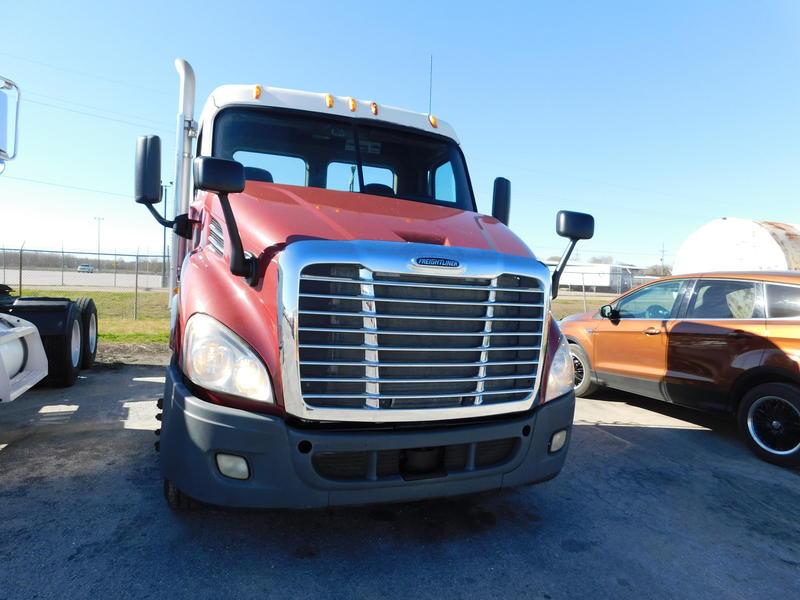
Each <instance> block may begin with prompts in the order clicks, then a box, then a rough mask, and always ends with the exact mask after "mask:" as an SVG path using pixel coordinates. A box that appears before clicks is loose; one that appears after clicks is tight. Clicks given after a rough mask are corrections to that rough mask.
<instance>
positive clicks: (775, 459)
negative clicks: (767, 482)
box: [738, 383, 800, 467]
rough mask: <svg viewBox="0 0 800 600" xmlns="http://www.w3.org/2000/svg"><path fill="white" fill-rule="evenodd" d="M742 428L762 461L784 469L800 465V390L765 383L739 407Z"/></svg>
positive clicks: (746, 396)
mask: <svg viewBox="0 0 800 600" xmlns="http://www.w3.org/2000/svg"><path fill="white" fill-rule="evenodd" d="M738 416H739V419H738V421H739V429H740V431H741V432H742V435H744V438H745V440H746V441H747V445H748V446H750V449H751V450H752V451H753V452H754V453H755V455H756V456H758V457H759V458H761V459H763V460H765V461H767V462H771V463H772V464H774V465H779V466H781V467H796V466H800V388H798V387H797V386H796V385H792V384H789V383H764V384H761V385H757V386H756V387H754V388H753V389H752V390H750V391H749V392H747V393H746V394H745V395H744V397H743V398H742V401H741V403H740V404H739V415H738Z"/></svg>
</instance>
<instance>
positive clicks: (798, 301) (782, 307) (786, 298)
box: [767, 284, 800, 319]
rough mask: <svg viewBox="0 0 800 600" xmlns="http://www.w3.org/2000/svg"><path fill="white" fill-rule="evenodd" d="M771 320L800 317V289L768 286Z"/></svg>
mask: <svg viewBox="0 0 800 600" xmlns="http://www.w3.org/2000/svg"><path fill="white" fill-rule="evenodd" d="M767 302H768V306H769V318H770V319H794V318H797V317H800V287H794V286H790V285H771V284H767Z"/></svg>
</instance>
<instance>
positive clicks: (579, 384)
mask: <svg viewBox="0 0 800 600" xmlns="http://www.w3.org/2000/svg"><path fill="white" fill-rule="evenodd" d="M569 353H570V355H571V356H572V366H573V367H574V368H575V378H574V384H575V395H576V396H578V397H579V398H584V397H586V396H589V395H590V394H593V393H594V392H596V391H597V390H598V389H600V386H599V385H597V384H596V383H595V382H594V381H593V380H592V378H593V376H594V372H593V371H592V364H591V363H590V362H589V355H588V354H586V351H585V350H584V349H583V348H581V346H580V345H578V344H570V345H569Z"/></svg>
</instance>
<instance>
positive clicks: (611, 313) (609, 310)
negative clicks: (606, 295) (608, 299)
mask: <svg viewBox="0 0 800 600" xmlns="http://www.w3.org/2000/svg"><path fill="white" fill-rule="evenodd" d="M600 316H601V317H603V318H604V319H612V320H613V319H616V318H617V316H618V315H617V311H616V310H614V307H613V306H611V305H610V304H605V305H603V306H601V307H600Z"/></svg>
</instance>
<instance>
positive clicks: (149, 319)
mask: <svg viewBox="0 0 800 600" xmlns="http://www.w3.org/2000/svg"><path fill="white" fill-rule="evenodd" d="M25 295H26V296H66V297H67V298H72V299H75V298H78V297H80V296H90V297H91V298H93V299H94V302H95V304H96V305H97V313H98V326H99V335H100V340H102V341H103V342H112V343H115V342H119V343H149V342H161V343H166V342H168V341H169V310H168V308H167V292H139V307H138V310H137V318H136V319H135V320H134V318H133V304H134V293H133V292H90V291H87V290H57V291H56V290H29V289H26V290H25ZM613 297H614V296H603V295H596V296H593V295H592V296H588V297H587V298H586V310H597V309H598V308H599V307H600V306H602V305H603V304H605V303H606V302H608V301H609V300H611V299H612V298H613ZM580 312H584V303H583V297H582V296H580V295H562V296H559V297H558V298H556V300H555V301H554V302H553V314H554V316H555V317H556V319H561V318H563V317H565V316H567V315H571V314H574V313H580Z"/></svg>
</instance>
